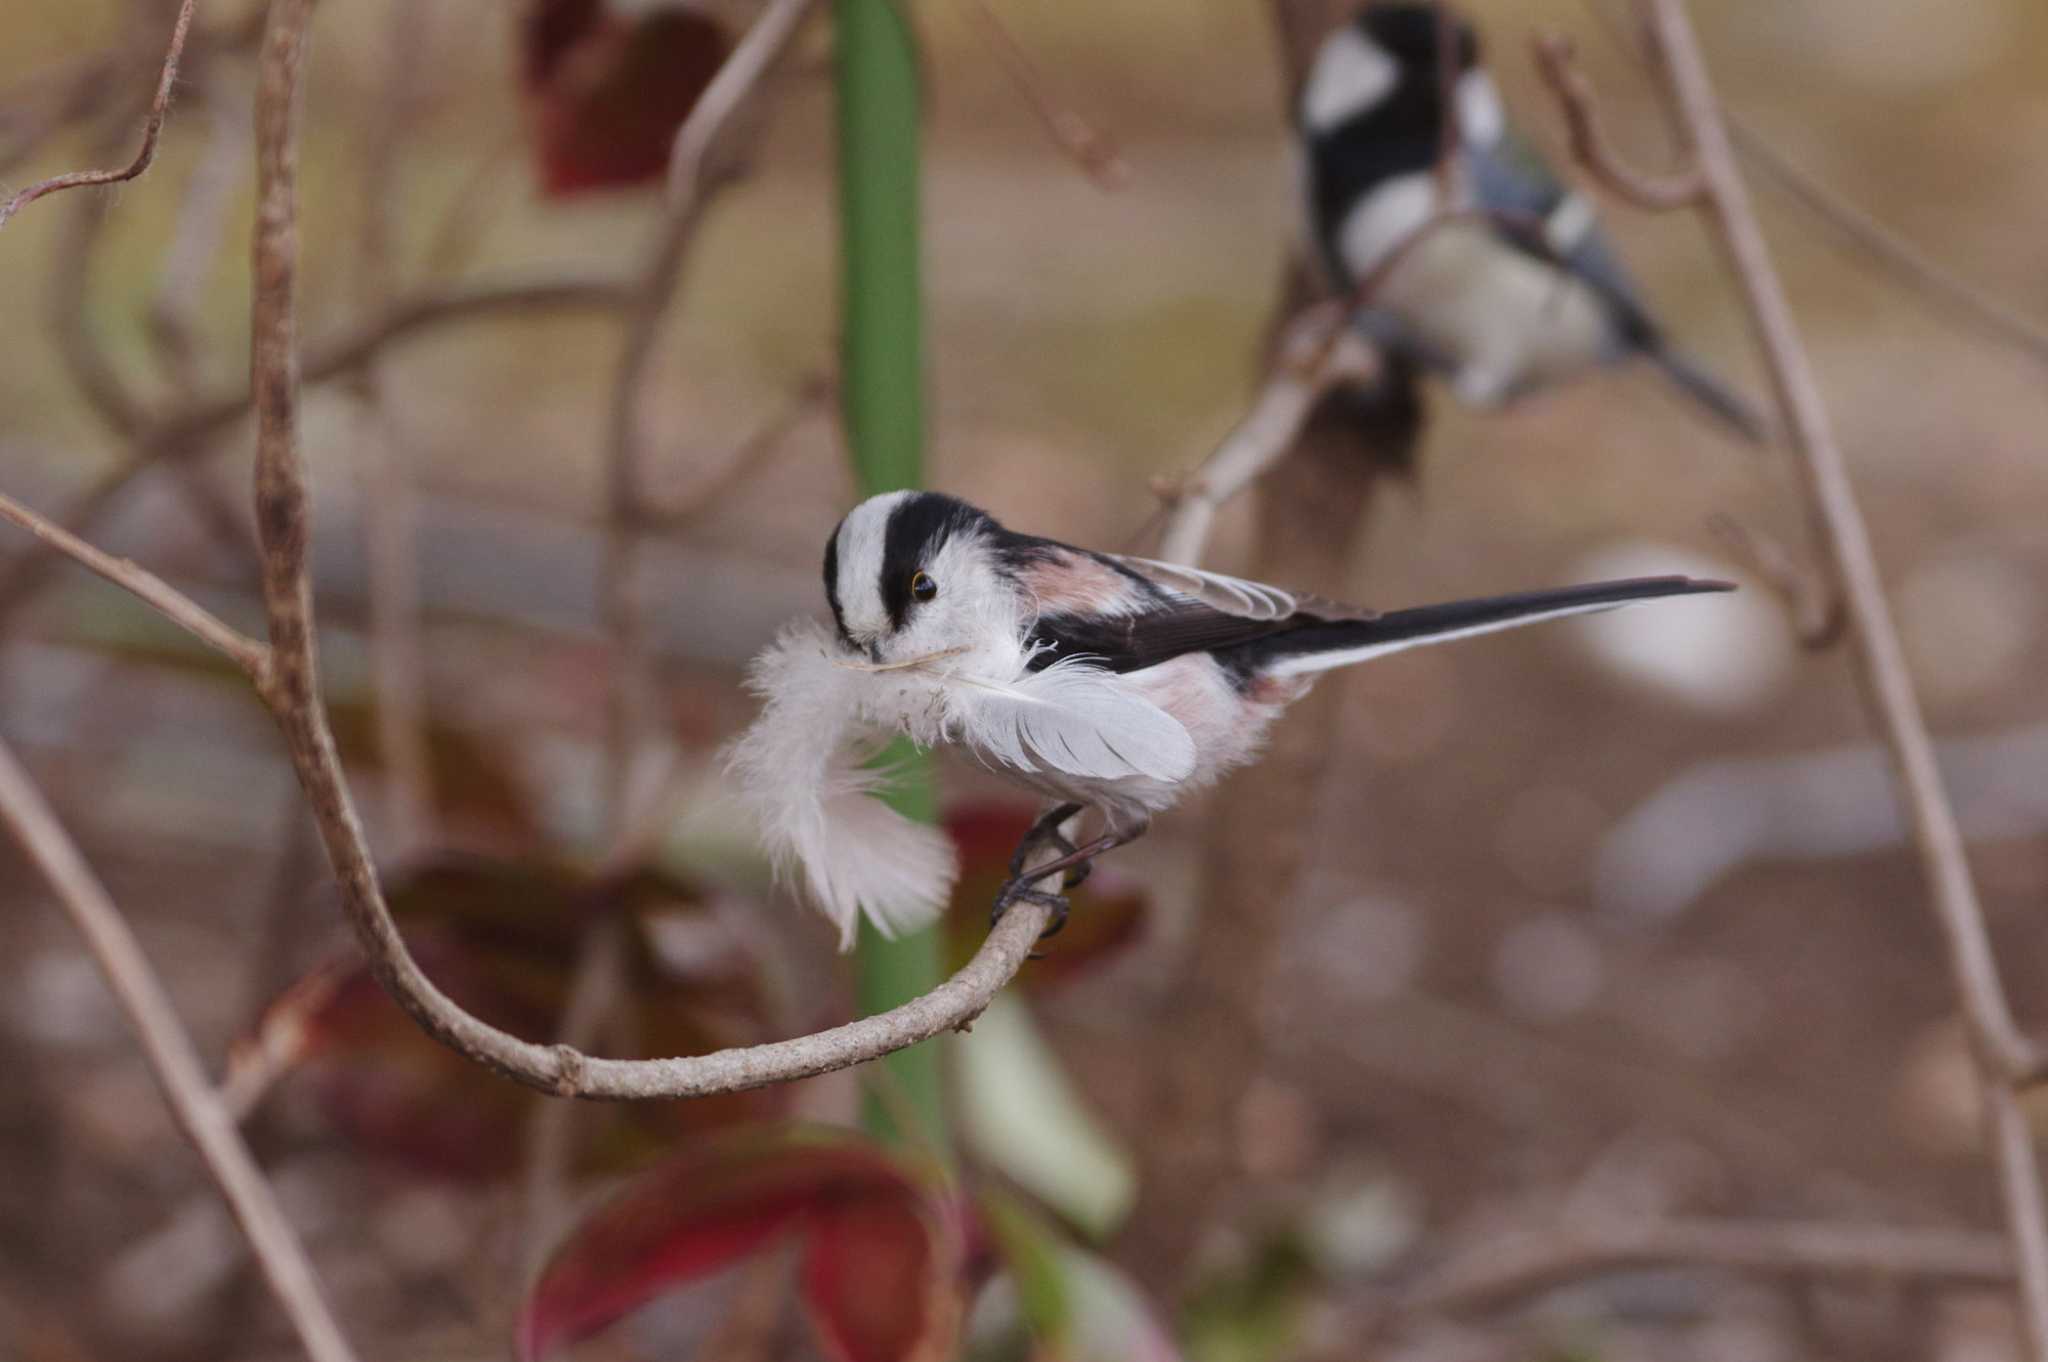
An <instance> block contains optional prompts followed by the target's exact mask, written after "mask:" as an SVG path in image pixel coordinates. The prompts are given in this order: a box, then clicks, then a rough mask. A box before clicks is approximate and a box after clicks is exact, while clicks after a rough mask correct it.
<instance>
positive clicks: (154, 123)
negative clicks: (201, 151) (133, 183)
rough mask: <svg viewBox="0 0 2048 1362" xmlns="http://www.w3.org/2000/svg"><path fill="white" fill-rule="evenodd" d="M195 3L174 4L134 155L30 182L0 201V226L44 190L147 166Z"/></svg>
mask: <svg viewBox="0 0 2048 1362" xmlns="http://www.w3.org/2000/svg"><path fill="white" fill-rule="evenodd" d="M197 6H198V0H184V3H183V4H181V5H180V6H178V19H177V23H176V24H175V25H173V27H172V29H171V47H170V51H168V52H166V53H165V54H164V65H163V71H162V73H161V74H160V75H159V76H158V77H157V82H156V94H155V96H153V97H152V98H151V100H150V102H149V118H148V121H146V122H145V123H144V124H143V125H142V148H141V150H139V151H137V152H136V153H135V159H134V160H132V161H130V162H129V163H128V164H127V165H125V166H122V167H121V168H120V169H118V170H74V171H72V172H70V173H69V174H67V175H55V176H52V177H51V178H49V179H47V180H41V181H38V182H37V183H35V184H32V185H30V186H29V187H28V188H26V189H24V190H22V191H21V192H19V193H17V194H16V195H15V196H14V197H13V198H11V199H9V200H7V202H5V203H0V227H5V226H6V225H7V220H8V219H9V218H11V217H13V216H14V215H15V214H16V213H19V212H20V211H21V210H22V209H24V208H26V207H28V206H29V205H30V204H32V203H34V202H35V201H36V200H37V199H40V198H42V197H43V196H44V195H46V194H55V193H57V192H58V191H60V190H65V189H87V188H90V187H92V186H94V185H107V184H121V183H123V182H125V181H128V180H132V179H135V178H136V177H138V176H140V175H141V174H142V173H143V172H144V171H146V170H148V169H149V167H150V164H151V163H152V162H154V161H155V160H156V144H157V140H158V138H159V137H161V136H162V134H163V130H164V120H165V119H166V118H167V117H169V116H170V112H171V89H172V87H173V86H174V85H175V84H176V83H177V80H178V61H179V59H180V58H181V57H183V56H184V55H185V39H186V37H187V35H189V34H190V33H191V31H192V12H193V10H194V9H195V8H197Z"/></svg>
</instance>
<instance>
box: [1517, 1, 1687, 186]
mask: <svg viewBox="0 0 2048 1362" xmlns="http://www.w3.org/2000/svg"><path fill="white" fill-rule="evenodd" d="M1531 46H1532V47H1533V48H1534V49H1535V52H1536V69H1537V70H1538V71H1539V72H1541V73H1542V76H1543V80H1544V83H1545V84H1547V85H1548V86H1549V87H1550V91H1551V93H1552V94H1554V95H1556V96H1557V102H1558V104H1559V106H1560V107H1562V108H1563V110H1564V119H1565V126H1566V128H1567V129H1568V130H1569V131H1570V134H1571V148H1572V157H1573V159H1574V160H1576V161H1577V162H1578V163H1579V164H1580V165H1581V166H1583V167H1584V168H1585V169H1586V172H1587V173H1588V174H1590V175H1591V176H1592V177H1593V178H1594V179H1595V180H1597V181H1599V182H1600V183H1601V184H1602V185H1603V186H1605V187H1606V188H1607V189H1608V190H1609V191H1610V192H1612V193H1613V194H1614V195H1615V196H1616V197H1617V198H1620V199H1622V200H1624V201H1625V202H1628V203H1632V204H1634V205H1635V206H1636V207H1638V208H1643V209H1647V210H1648V211H1650V212H1652V213H1662V212H1668V211H1670V210H1671V209H1674V208H1690V207H1693V206H1695V205H1697V204H1698V203H1699V202H1700V199H1701V197H1702V196H1703V195H1704V194H1705V193H1706V192H1707V184H1706V177H1705V176H1703V175H1702V174H1701V173H1700V168H1699V167H1698V166H1697V165H1693V166H1688V167H1687V168H1686V169H1684V170H1682V171H1679V172H1678V173H1676V174H1673V175H1649V174H1645V173H1644V172H1643V171H1640V170H1637V169H1636V168H1635V167H1634V166H1631V165H1629V164H1628V162H1627V161H1625V160H1624V159H1622V156H1621V153H1620V152H1618V151H1616V150H1615V149H1614V144H1613V143H1611V142H1609V141H1608V140H1607V134H1606V132H1605V130H1604V128H1603V125H1602V124H1601V122H1600V114H1599V110H1598V108H1597V106H1596V104H1595V102H1594V96H1593V86H1592V84H1591V83H1590V82H1588V81H1587V79H1586V77H1585V73H1584V72H1582V71H1580V70H1579V66H1578V59H1577V56H1576V54H1575V51H1574V49H1573V47H1572V41H1571V39H1569V38H1567V37H1565V36H1564V35H1563V34H1560V33H1539V34H1537V35H1536V36H1535V38H1534V39H1532V40H1531Z"/></svg>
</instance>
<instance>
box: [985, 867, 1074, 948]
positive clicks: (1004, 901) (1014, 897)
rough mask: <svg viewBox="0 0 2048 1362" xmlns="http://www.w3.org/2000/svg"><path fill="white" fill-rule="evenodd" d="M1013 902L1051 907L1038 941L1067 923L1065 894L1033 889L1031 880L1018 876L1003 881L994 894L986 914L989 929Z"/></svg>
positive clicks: (1067, 905) (1055, 934)
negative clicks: (1017, 877)
mask: <svg viewBox="0 0 2048 1362" xmlns="http://www.w3.org/2000/svg"><path fill="white" fill-rule="evenodd" d="M1015 903H1036V904H1041V905H1043V906H1044V907H1047V908H1050V909H1052V922H1051V923H1050V924H1048V925H1047V927H1046V929H1045V930H1044V931H1042V932H1040V933H1039V934H1038V939H1039V940H1040V941H1044V940H1046V939H1047V938H1049V937H1055V936H1058V935H1059V934H1060V930H1061V929H1062V928H1064V927H1065V926H1066V925H1067V911H1068V909H1069V907H1070V906H1071V905H1069V904H1068V902H1067V896H1066V895H1065V894H1055V893H1052V892H1050V891H1049V890H1044V889H1033V888H1032V887H1031V881H1029V880H1026V879H1021V878H1020V879H1011V880H1009V881H1007V882H1005V883H1004V885H1003V887H1002V891H1001V892H1000V893H998V894H997V895H996V901H995V906H994V907H993V908H991V909H990V910H989V915H988V925H989V927H990V929H991V930H993V929H994V927H995V925H996V924H997V923H998V922H1001V921H1002V920H1003V914H1004V913H1007V912H1008V911H1009V910H1010V905H1012V904H1015ZM1032 958H1033V959H1037V958H1038V956H1037V952H1035V951H1034V952H1033V953H1032Z"/></svg>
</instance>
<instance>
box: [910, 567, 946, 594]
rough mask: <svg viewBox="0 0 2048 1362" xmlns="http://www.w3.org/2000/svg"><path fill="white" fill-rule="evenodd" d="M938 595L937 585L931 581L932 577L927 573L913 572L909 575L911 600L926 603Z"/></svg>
mask: <svg viewBox="0 0 2048 1362" xmlns="http://www.w3.org/2000/svg"><path fill="white" fill-rule="evenodd" d="M938 594H939V584H938V583H937V582H935V581H933V580H932V575H931V574H930V573H929V572H913V573H911V574H910V599H911V600H913V601H928V600H930V599H931V598H932V597H934V596H936V595H938Z"/></svg>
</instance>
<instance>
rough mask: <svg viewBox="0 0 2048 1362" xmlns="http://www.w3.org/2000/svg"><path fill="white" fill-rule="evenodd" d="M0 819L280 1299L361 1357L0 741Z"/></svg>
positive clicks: (335, 1352)
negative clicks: (91, 963) (115, 1006)
mask: <svg viewBox="0 0 2048 1362" xmlns="http://www.w3.org/2000/svg"><path fill="white" fill-rule="evenodd" d="M0 822H4V823H5V824H6V825H7V827H8V830H9V831H10V832H12V833H13V834H14V837H15V839H16V840H17V841H19V842H20V843H21V846H22V849H23V850H24V851H26V852H27V853H28V856H29V859H30V860H31V861H33V862H34V863H35V865H36V868H37V869H38V870H39V871H40V872H41V873H42V876H43V878H44V879H45V880H46V881H48V883H49V885H50V888H51V890H52V891H53V892H54V893H55V894H56V896H57V899H58V901H59V902H60V903H61V904H62V905H63V907H64V909H65V911H66V912H68V913H69V914H70V915H71V919H72V921H73V922H75V923H76V924H77V925H78V930H79V932H80V933H81V934H82V935H83V936H84V937H85V940H86V945H87V947H88V948H89V949H90V950H91V951H92V955H93V959H94V960H95V961H96V962H97V963H98V965H99V967H100V970H101V972H102V973H103V974H104V975H105V976H106V979H107V986H108V987H109V988H110V989H111V990H112V991H113V994H114V997H115V998H116V999H117V1000H118V1001H119V1002H120V1004H121V1009H122V1011H124V1012H125V1013H127V1015H128V1022H129V1025H130V1026H132V1027H133V1028H134V1030H135V1035H136V1039H138V1040H139V1041H141V1042H142V1049H143V1053H144V1054H145V1055H147V1056H148V1059H149V1066H150V1070H151V1072H152V1073H153V1074H154V1075H155V1077H156V1080H157V1083H158V1084H159V1085H160V1086H161V1087H162V1088H163V1091H164V1098H165V1100H166V1101H168V1102H169V1103H170V1107H171V1111H172V1114H173V1115H174V1116H176V1118H177V1121H178V1126H179V1128H180V1129H182V1130H183V1131H184V1132H185V1137H186V1138H187V1139H189V1140H190V1141H191V1142H192V1144H193V1147H194V1148H196V1149H197V1150H198V1151H199V1156H200V1158H201V1159H202V1160H204V1161H205V1163H206V1168H207V1171H208V1172H209V1173H211V1174H212V1176H213V1180H214V1181H215V1182H216V1183H217V1184H219V1186H220V1190H221V1195H222V1196H223V1197H224V1198H225V1199H226V1200H227V1203H228V1208H229V1210H231V1211H232V1212H233V1213H234V1217H235V1219H236V1221H237V1222H239V1223H240V1225H241V1227H242V1232H243V1233H244V1234H245V1235H247V1236H248V1239H249V1247H250V1248H251V1249H252V1250H253V1251H254V1252H255V1255H256V1261H257V1262H258V1263H259V1264H261V1266H262V1269H263V1276H264V1279H265V1280H266V1281H268V1282H269V1284H270V1289H271V1292H272V1294H274V1295H275V1296H276V1297H277V1303H278V1304H279V1305H280V1306H281V1307H283V1309H284V1312H285V1315H286V1317H287V1318H289V1319H290V1321H291V1324H292V1328H293V1329H294V1330H295V1331H297V1333H298V1336H299V1340H300V1342H302V1343H303V1344H304V1345H305V1348H306V1352H307V1354H308V1355H309V1356H311V1357H312V1358H314V1359H315V1362H353V1358H354V1354H353V1353H352V1352H351V1351H350V1349H349V1345H348V1340H347V1339H346V1338H344V1337H343V1335H342V1332H341V1327H340V1325H339V1324H337V1323H336V1322H335V1318H334V1314H333V1312H332V1311H331V1310H329V1309H328V1306H327V1302H326V1300H325V1298H324V1297H323V1296H322V1295H321V1292H320V1283H319V1281H318V1279H317V1278H315V1277H314V1275H313V1267H312V1264H311V1263H310V1262H308V1261H307V1259H306V1250H305V1248H304V1246H303V1245H301V1244H300V1243H299V1238H298V1235H297V1233H296V1232H295V1231H294V1230H293V1229H292V1227H291V1222H290V1221H289V1220H287V1219H286V1218H285V1215H284V1211H283V1209H282V1208H281V1207H279V1205H278V1204H277V1197H276V1194H275V1193H274V1192H272V1190H271V1188H270V1184H269V1182H268V1181H266V1180H265V1179H264V1176H263V1170H262V1169H261V1168H259V1167H258V1166H257V1163H256V1160H255V1158H254V1157H253V1156H252V1155H251V1154H250V1153H249V1147H248V1146H247V1145H245V1144H243V1143H242V1137H241V1135H240V1133H239V1132H238V1131H236V1129H235V1122H234V1118H233V1117H231V1116H230V1115H229V1114H228V1111H227V1109H226V1108H225V1107H224V1106H223V1105H222V1104H221V1101H220V1098H219V1097H218V1096H216V1095H215V1093H214V1091H213V1088H212V1085H211V1084H210V1083H209V1082H208V1081H207V1077H206V1069H205V1066H204V1065H203V1064H201V1062H200V1059H199V1052H198V1049H197V1048H196V1047H195V1046H194V1045H193V1044H192V1038H191V1036H190V1035H189V1034H188V1033H187V1032H186V1030H185V1028H184V1025H183V1024H182V1023H181V1022H180V1021H179V1020H178V1014H177V1011H176V1009H175V1008H173V1007H172V1005H171V1000H170V997H169V995H168V994H167V993H166V992H165V991H164V987H163V984H162V983H161V982H160V981H159V980H158V978H157V976H156V971H155V970H153V969H152V968H151V967H150V963H149V958H148V957H147V956H145V955H144V954H143V953H142V947H141V946H140V945H139V944H138V943H137V942H136V940H135V937H134V934H133V933H131V932H130V931H129V930H128V924H127V922H126V921H125V920H124V919H123V918H122V917H121V913H120V910H119V909H117V908H116V907H115V906H114V902H113V900H112V899H110V898H108V897H107V891H106V890H105V888H103V887H102V886H101V884H100V882H99V880H98V878H97V877H95V876H94V875H93V873H92V868H91V867H90V866H88V865H87V864H86V863H85V858H84V857H83V856H81V855H80V854H79V852H78V848H77V846H76V845H75V844H73V842H72V841H71V839H70V837H69V836H67V835H66V834H65V831H64V828H63V826H62V825H61V824H60V823H59V822H58V821H57V816H56V814H55V813H53V812H52V811H51V809H50V806H49V805H48V803H46V802H45V801H44V799H43V797H42V794H41V792H40V791H38V790H37V789H36V787H35V785H34V783H33V782H32V781H31V780H30V779H29V775H28V772H27V771H25V770H23V769H22V766H21V763H20V762H19V761H17V760H16V759H15V756H14V753H13V752H12V751H11V750H10V749H9V748H8V747H7V746H6V745H5V744H4V743H0Z"/></svg>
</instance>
